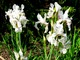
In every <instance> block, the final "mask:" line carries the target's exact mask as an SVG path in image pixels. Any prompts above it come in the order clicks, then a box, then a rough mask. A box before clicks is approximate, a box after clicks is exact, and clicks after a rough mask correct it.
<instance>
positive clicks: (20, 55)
mask: <svg viewBox="0 0 80 60" xmlns="http://www.w3.org/2000/svg"><path fill="white" fill-rule="evenodd" d="M14 55H15V59H16V60H28V58H27V57H24V56H23V52H22V50H21V49H20V51H19V53H17V52H15V51H14Z"/></svg>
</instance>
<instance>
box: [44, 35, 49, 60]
mask: <svg viewBox="0 0 80 60" xmlns="http://www.w3.org/2000/svg"><path fill="white" fill-rule="evenodd" d="M43 41H44V54H45V60H48V58H47V51H46V39H45V36H43Z"/></svg>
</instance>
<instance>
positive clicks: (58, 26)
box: [53, 23, 64, 34]
mask: <svg viewBox="0 0 80 60" xmlns="http://www.w3.org/2000/svg"><path fill="white" fill-rule="evenodd" d="M53 28H54V32H55V33H56V34H63V32H64V29H63V24H59V23H55V24H54V27H53Z"/></svg>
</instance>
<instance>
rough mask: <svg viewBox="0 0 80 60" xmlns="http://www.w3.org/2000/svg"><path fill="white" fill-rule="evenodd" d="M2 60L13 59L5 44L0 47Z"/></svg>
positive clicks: (0, 58) (0, 59)
mask: <svg viewBox="0 0 80 60" xmlns="http://www.w3.org/2000/svg"><path fill="white" fill-rule="evenodd" d="M0 60H11V59H10V55H9V53H8V51H7V48H5V46H2V47H0Z"/></svg>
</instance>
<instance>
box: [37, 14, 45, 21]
mask: <svg viewBox="0 0 80 60" xmlns="http://www.w3.org/2000/svg"><path fill="white" fill-rule="evenodd" d="M37 18H38V20H39V21H41V22H43V20H44V19H43V18H42V16H41V15H40V14H39V13H38V15H37Z"/></svg>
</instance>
